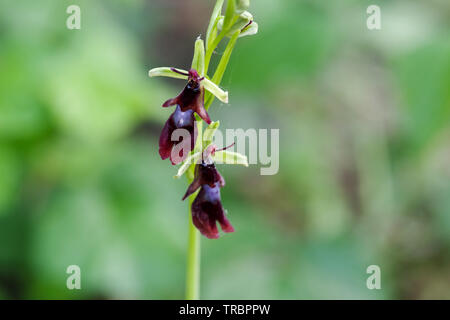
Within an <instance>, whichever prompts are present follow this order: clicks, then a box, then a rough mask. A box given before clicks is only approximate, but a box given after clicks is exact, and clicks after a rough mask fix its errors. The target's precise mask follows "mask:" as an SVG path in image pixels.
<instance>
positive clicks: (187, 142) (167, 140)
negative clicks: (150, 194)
mask: <svg viewBox="0 0 450 320" xmlns="http://www.w3.org/2000/svg"><path fill="white" fill-rule="evenodd" d="M176 129H185V130H187V131H188V132H189V137H190V139H185V138H186V136H183V135H182V134H180V138H179V140H178V141H172V133H173V132H174V131H175V130H176ZM180 140H181V141H180ZM196 140H197V126H196V124H195V117H194V111H192V110H186V111H182V109H181V107H180V106H177V107H176V109H175V112H174V113H172V114H171V115H170V117H169V119H168V120H167V121H166V124H165V125H164V128H163V129H162V132H161V136H160V137H159V155H160V156H161V159H163V160H164V159H167V158H169V157H170V161H171V162H172V164H173V165H176V164H178V163H180V162H182V161H184V159H186V157H187V156H188V154H189V152H191V151H192V149H194V146H195V141H196ZM174 147H176V148H177V149H176V150H179V151H178V154H176V152H177V151H175V154H174V155H173V154H172V150H173V148H174Z"/></svg>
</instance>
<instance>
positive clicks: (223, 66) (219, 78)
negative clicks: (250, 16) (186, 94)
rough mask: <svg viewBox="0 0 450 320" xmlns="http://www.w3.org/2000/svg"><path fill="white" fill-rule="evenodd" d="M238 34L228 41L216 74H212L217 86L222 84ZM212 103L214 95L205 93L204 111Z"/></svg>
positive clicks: (237, 32) (238, 32)
mask: <svg viewBox="0 0 450 320" xmlns="http://www.w3.org/2000/svg"><path fill="white" fill-rule="evenodd" d="M240 33H241V32H240V31H239V30H238V31H236V32H235V33H234V34H233V36H232V37H231V39H230V41H229V42H228V44H227V47H226V49H225V52H224V53H223V55H222V58H221V59H220V62H219V65H218V66H217V69H216V72H215V73H214V76H213V77H212V79H211V80H212V81H213V82H214V83H215V84H217V85H220V83H221V82H222V78H223V75H224V74H225V70H226V69H227V66H228V62H229V61H230V57H231V53H232V52H233V49H234V46H235V45H236V41H237V39H238V38H239V34H240ZM213 101H214V95H213V94H211V93H210V92H207V93H206V95H205V109H206V110H208V109H209V107H210V106H211V104H212V102H213Z"/></svg>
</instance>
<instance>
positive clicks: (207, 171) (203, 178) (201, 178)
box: [182, 161, 225, 200]
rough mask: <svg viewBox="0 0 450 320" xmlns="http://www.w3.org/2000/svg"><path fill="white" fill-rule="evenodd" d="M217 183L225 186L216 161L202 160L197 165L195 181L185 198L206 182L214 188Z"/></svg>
mask: <svg viewBox="0 0 450 320" xmlns="http://www.w3.org/2000/svg"><path fill="white" fill-rule="evenodd" d="M216 183H217V184H218V186H219V187H220V188H222V187H223V186H225V180H224V178H223V177H222V176H221V174H220V173H219V171H217V169H216V165H215V164H214V163H210V164H208V163H205V162H204V161H202V163H200V164H197V165H196V166H195V176H194V181H192V183H191V184H190V185H189V187H188V189H187V191H186V194H185V195H184V197H183V199H182V200H184V199H186V198H187V197H189V196H190V195H191V194H193V193H194V192H195V191H197V189H198V188H200V187H201V186H202V185H204V184H206V185H208V186H210V187H211V188H213V187H214V186H215V185H216Z"/></svg>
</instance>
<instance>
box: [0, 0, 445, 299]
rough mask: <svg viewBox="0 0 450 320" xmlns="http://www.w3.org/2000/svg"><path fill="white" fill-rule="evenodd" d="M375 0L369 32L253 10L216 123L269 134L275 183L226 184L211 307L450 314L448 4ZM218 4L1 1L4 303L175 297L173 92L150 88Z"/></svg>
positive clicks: (180, 227) (202, 0)
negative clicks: (413, 309)
mask: <svg viewBox="0 0 450 320" xmlns="http://www.w3.org/2000/svg"><path fill="white" fill-rule="evenodd" d="M378 2H379V4H380V6H381V8H382V30H380V31H369V30H367V28H366V26H365V20H366V17H367V15H366V8H367V6H368V5H369V4H372V1H356V0H347V1H325V0H322V1H312V0H302V1H299V0H283V1H272V0H258V1H256V0H255V1H252V13H253V14H254V16H255V19H256V20H257V21H258V22H259V25H260V31H259V34H258V36H255V37H250V38H245V39H243V40H242V41H240V42H239V44H238V46H237V48H236V50H235V53H234V55H233V57H232V60H231V62H230V71H229V72H228V74H227V75H226V77H225V79H224V81H223V83H224V87H225V88H226V89H227V90H229V91H230V98H231V104H230V105H229V106H222V105H221V104H220V103H219V102H215V104H214V105H213V107H212V108H211V116H212V118H213V119H219V118H220V120H221V123H222V127H224V128H226V127H228V128H280V135H281V136H280V142H281V147H280V172H279V174H277V175H275V176H260V175H259V168H258V166H253V167H251V168H249V169H246V168H236V167H228V166H221V167H220V170H221V171H222V172H223V175H224V176H225V178H226V180H227V186H226V188H224V190H223V193H222V194H223V195H222V198H223V203H224V206H225V208H226V209H227V210H228V212H229V217H230V220H231V222H232V224H233V225H234V227H235V228H236V232H235V233H234V234H231V235H226V236H223V237H222V238H221V239H220V240H217V241H208V240H206V239H204V240H203V241H202V248H203V252H202V297H203V298H205V299H214V298H217V299H242V298H247V299H258V298H265V299H312V298H326V299H335V298H342V299H352V298H358V299H364V298H368V299H383V298H415V299H420V298H447V299H448V298H450V283H449V281H448V279H449V278H450V255H449V252H450V251H449V249H450V161H449V159H450V125H449V124H450V91H449V88H450V59H449V57H450V33H449V31H448V30H450V28H449V27H450V26H449V21H450V19H449V17H450V5H449V4H448V1H445V0H434V1H418V0H415V1H411V0H409V1H407V0H395V1H378ZM70 4H79V5H80V6H81V10H82V28H81V30H68V29H67V28H66V26H65V21H66V18H67V16H68V15H67V13H66V8H67V6H68V5H70ZM212 5H213V3H212V1H206V0H189V1H187V0H176V1H175V0H173V1H164V0H149V1H143V0H140V1H137V0H136V1H123V0H114V1H106V0H96V1H88V0H84V1H83V0H77V1H56V0H42V1H39V2H37V1H31V0H22V1H12V0H6V1H2V3H1V4H0V70H1V74H0V298H41V299H51V298H62V299H81V298H88V299H89V298H138V299H141V298H145V299H180V298H183V292H184V276H185V274H184V272H185V271H184V264H185V250H186V240H187V222H188V218H187V208H186V204H185V203H183V202H181V201H179V199H181V196H182V194H183V193H184V188H185V187H186V186H185V184H184V183H183V182H182V181H177V180H173V179H172V176H173V175H174V174H175V172H176V168H173V167H171V166H170V165H169V163H168V162H163V161H161V160H160V159H159V157H158V154H157V139H158V136H159V132H160V130H161V128H162V124H163V121H164V120H165V119H166V118H167V117H168V115H169V111H168V110H164V109H162V108H160V104H161V102H162V101H164V99H167V98H168V97H171V96H173V95H174V94H175V93H176V92H177V91H179V90H180V89H181V86H182V84H180V82H178V81H176V80H175V81H163V80H154V79H151V80H150V79H148V78H147V77H146V75H147V71H148V70H149V69H150V68H151V67H155V66H160V65H175V66H179V67H184V68H186V66H187V64H188V63H189V61H190V59H191V54H192V45H193V40H194V39H195V38H196V37H197V35H198V34H200V33H202V30H203V29H204V28H206V24H207V21H208V19H209V12H210V10H211V7H212ZM219 51H220V50H219ZM215 60H217V56H216V57H215ZM71 264H76V265H79V266H80V267H81V272H82V290H79V291H70V290H67V289H66V278H67V276H68V275H67V274H66V268H67V266H68V265H71ZM371 264H376V265H379V266H380V267H381V269H382V290H372V291H371V290H368V289H367V288H366V278H367V276H368V275H367V274H366V268H367V266H369V265H371Z"/></svg>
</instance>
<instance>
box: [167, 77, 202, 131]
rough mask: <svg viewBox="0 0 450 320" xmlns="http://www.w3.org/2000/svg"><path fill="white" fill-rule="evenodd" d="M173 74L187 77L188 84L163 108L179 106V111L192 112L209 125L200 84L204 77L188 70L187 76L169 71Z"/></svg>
mask: <svg viewBox="0 0 450 320" xmlns="http://www.w3.org/2000/svg"><path fill="white" fill-rule="evenodd" d="M171 70H172V71H173V72H176V73H179V74H182V75H186V76H188V83H187V85H186V87H184V89H183V91H181V93H180V94H179V95H178V96H176V97H175V98H173V99H169V100H167V101H166V102H164V103H163V105H162V106H163V107H170V106H173V105H179V106H180V108H181V111H183V112H184V111H187V110H192V111H194V112H196V113H197V114H198V115H199V116H200V118H202V119H203V120H205V122H206V123H207V124H210V123H211V119H210V118H209V115H208V112H207V111H206V109H205V106H204V95H205V90H204V89H203V86H202V85H201V84H200V82H201V81H202V80H203V79H204V77H200V76H199V74H198V72H197V71H196V70H195V69H191V70H189V73H188V74H185V73H184V72H181V71H179V70H177V69H175V68H172V69H171Z"/></svg>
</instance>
